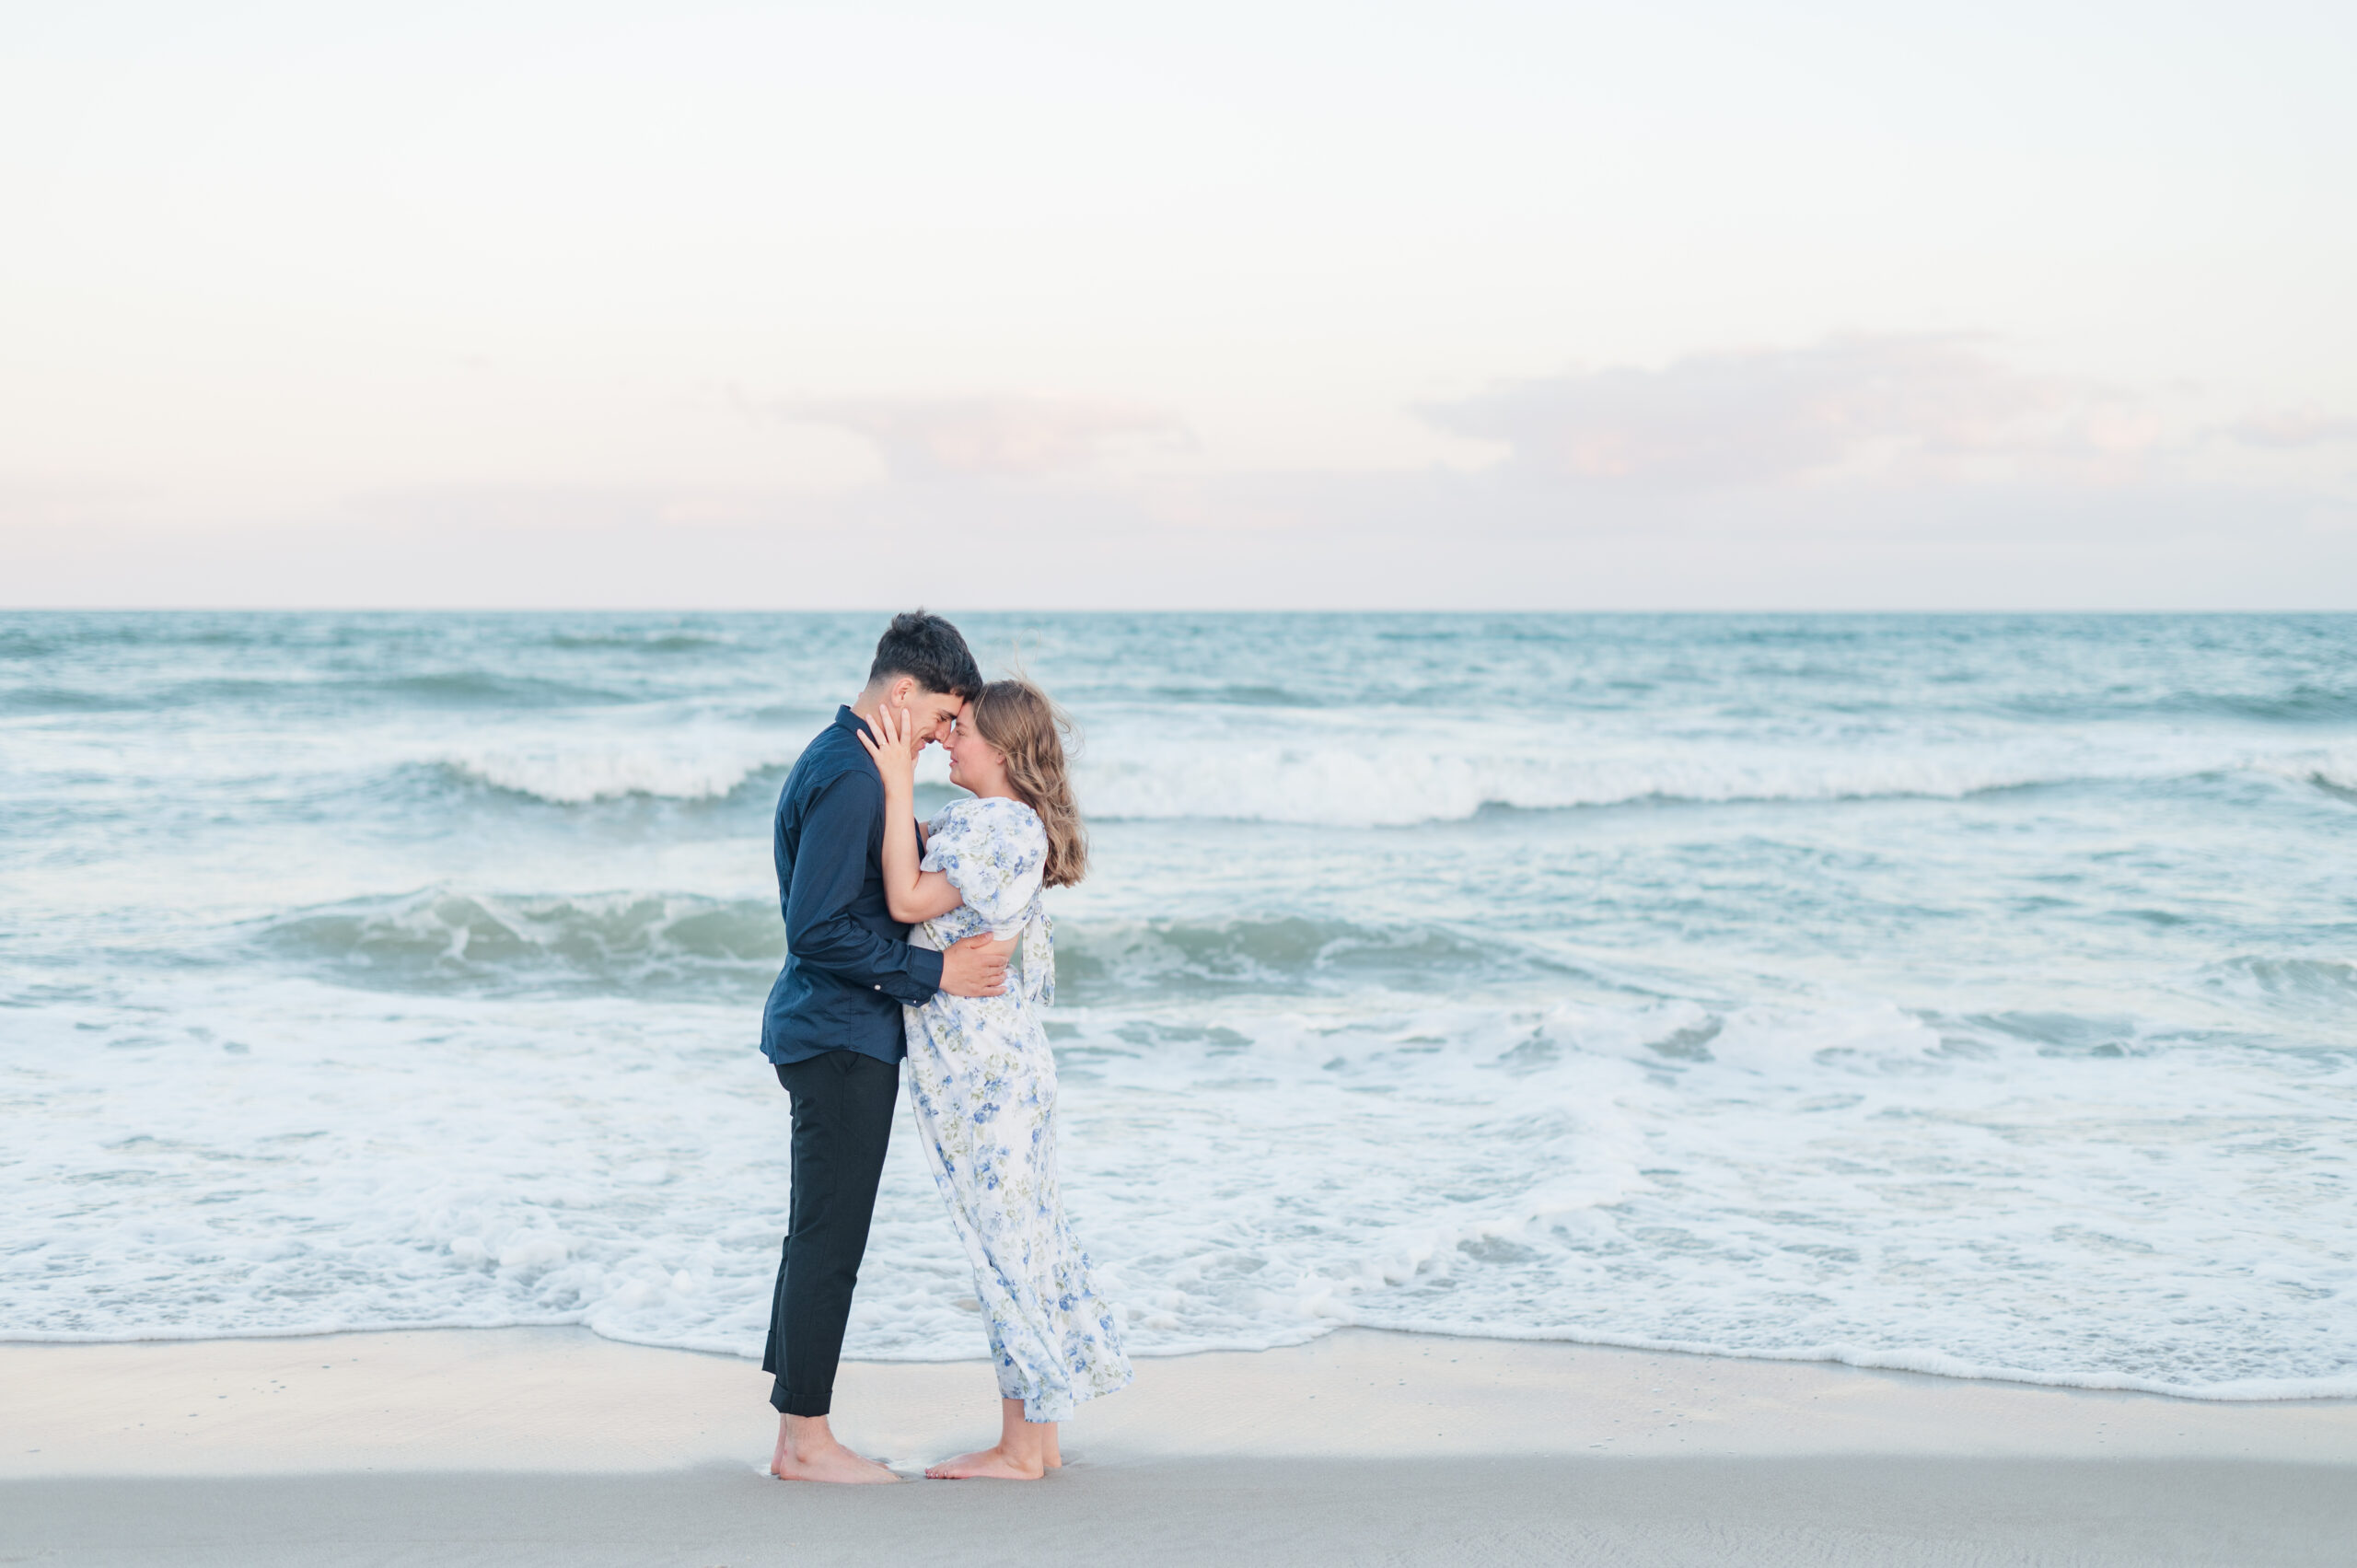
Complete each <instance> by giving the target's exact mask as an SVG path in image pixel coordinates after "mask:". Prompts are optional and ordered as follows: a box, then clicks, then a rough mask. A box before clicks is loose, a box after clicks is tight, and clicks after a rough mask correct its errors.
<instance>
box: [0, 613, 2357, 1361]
mask: <svg viewBox="0 0 2357 1568" xmlns="http://www.w3.org/2000/svg"><path fill="white" fill-rule="evenodd" d="M880 620H881V618H880V617H878V616H872V615H854V616H810V615H747V616H680V615H663V616H649V615H455V614H451V615H445V614H431V615H429V614H418V615H328V614H316V615H314V614H285V615H261V614H188V615H167V614H139V615H128V614H126V615H102V614H11V615H5V616H0V909H5V915H0V1213H5V1214H6V1215H7V1216H8V1217H7V1220H6V1225H5V1227H4V1228H0V1238H5V1245H0V1337H9V1338H17V1339H135V1338H145V1337H156V1336H186V1337H202V1336H215V1335H225V1334H257V1333H287V1332H301V1331H313V1330H329V1329H357V1328H384V1327H396V1326H405V1325H428V1324H441V1325H468V1324H473V1325H493V1324H514V1323H584V1324H587V1325H588V1326H589V1327H591V1328H592V1329H594V1330H597V1331H598V1332H599V1333H601V1334H606V1335H610V1336H612V1337H614V1338H617V1339H624V1340H631V1341H637V1342H648V1343H656V1344H674V1345H685V1346H695V1347H700V1348H703V1349H707V1350H716V1351H734V1352H739V1353H758V1349H759V1345H760V1342H761V1328H762V1325H763V1322H764V1314H765V1310H766V1301H767V1291H768V1284H769V1279H770V1273H771V1270H772V1267H773V1263H774V1259H775V1249H776V1245H777V1237H778V1233H779V1231H780V1229H781V1228H782V1225H783V1222H784V1212H785V1202H786V1176H785V1162H784V1152H785V1137H786V1102H785V1098H784V1095H783V1094H782V1092H781V1091H780V1090H779V1089H778V1087H777V1086H776V1083H775V1081H774V1079H773V1078H772V1076H771V1074H769V1072H768V1070H767V1067H766V1066H765V1064H764V1063H762V1061H761V1058H760V1056H759V1055H758V1054H757V1052H756V1050H755V1046H754V1040H755V1038H756V1035H757V1032H758V1019H759V1009H760V1005H761V998H762V996H763V994H764V993H765V991H766V989H767V987H768V985H769V982H770V980H771V978H772V975H773V974H774V972H775V970H776V967H777V963H778V961H779V958H780V957H781V954H782V951H783V943H784V935H783V930H782V927H781V924H780V922H779V919H778V915H777V910H776V905H775V900H774V890H773V888H772V882H771V871H770V864H769V841H768V833H769V818H770V811H771V807H772V803H773V801H774V798H775V796H776V794H777V791H778V787H779V785H780V784H781V783H782V781H783V779H784V773H785V770H786V768H787V767H788V766H789V765H790V764H791V762H792V761H793V759H794V757H795V752H796V750H797V749H798V748H799V747H800V745H801V744H802V742H803V741H804V740H805V739H807V738H808V736H809V735H811V734H812V733H813V732H815V731H816V730H817V728H818V727H819V726H820V725H822V724H823V723H824V722H825V721H826V719H827V717H828V716H829V714H830V713H831V711H832V709H833V706H834V704H835V703H837V702H838V701H840V700H842V698H844V697H846V696H847V695H849V694H850V692H851V691H853V690H854V689H855V688H856V687H857V686H858V684H859V683H860V678H861V676H862V674H863V673H864V671H865V660H866V656H867V654H868V652H869V651H870V649H872V647H873V645H874V640H875V636H876V634H877V631H878V630H879V626H880ZM958 620H959V621H960V623H961V624H962V625H963V626H964V628H965V630H966V632H967V633H968V635H969V637H970V640H971V641H972V642H973V643H974V645H975V646H976V648H977V651H978V652H979V653H980V654H981V656H982V660H983V663H984V665H985V667H986V668H991V669H993V670H996V669H999V668H1004V666H1005V665H1006V664H1007V663H1008V662H1009V660H1010V659H1012V658H1014V657H1016V656H1018V655H1019V656H1020V658H1021V660H1022V662H1023V663H1024V665H1025V666H1026V667H1027V668H1028V669H1029V671H1030V672H1031V673H1032V674H1033V675H1034V676H1035V677H1036V678H1037V679H1039V680H1040V681H1041V682H1042V683H1044V684H1046V685H1047V686H1049V687H1050V688H1051V690H1053V691H1055V692H1056V693H1057V694H1058V695H1059V696H1060V697H1062V699H1063V700H1065V701H1066V702H1067V703H1069V705H1070V706H1071V707H1072V709H1073V710H1074V713H1075V714H1077V715H1078V717H1079V719H1080V721H1081V723H1082V725H1083V726H1084V729H1085V734H1086V749H1085V753H1084V757H1083V761H1082V764H1081V772H1080V793H1081V797H1082V803H1083V805H1084V807H1086V809H1087V810H1088V811H1089V813H1090V815H1091V818H1092V821H1093V824H1094V831H1095V836H1096V840H1095V842H1096V848H1097V860H1096V871H1095V875H1093V876H1092V877H1091V878H1090V879H1089V880H1088V882H1087V883H1086V884H1085V885H1084V886H1082V887H1080V888H1078V889H1071V890H1069V891H1068V892H1066V893H1063V894H1062V895H1060V896H1059V897H1058V898H1057V900H1056V901H1055V903H1054V912H1055V915H1056V918H1057V921H1058V937H1059V947H1060V955H1061V956H1060V996H1061V1003H1062V1005H1060V1006H1059V1008H1058V1010H1057V1017H1056V1022H1055V1025H1054V1033H1055V1038H1056V1044H1057V1049H1058V1051H1059V1056H1060V1062H1061V1068H1062V1078H1063V1083H1064V1116H1065V1141H1064V1150H1065V1155H1064V1157H1065V1160H1066V1182H1067V1185H1068V1188H1069V1191H1070V1194H1071V1204H1072V1208H1073V1211H1074V1218H1075V1222H1076V1223H1077V1224H1078V1225H1079V1226H1080V1227H1081V1229H1082V1232H1083V1235H1084V1236H1085V1237H1086V1239H1087V1240H1088V1242H1089V1244H1090V1247H1091V1249H1092V1251H1093V1252H1094V1253H1095V1254H1096V1256H1097V1260H1098V1261H1099V1263H1100V1265H1101V1266H1102V1270H1103V1273H1104V1276H1105V1279H1106V1282H1107V1284H1108V1288H1109V1292H1111V1293H1112V1294H1115V1295H1118V1297H1119V1298H1120V1300H1121V1302H1122V1303H1123V1304H1124V1307H1125V1310H1126V1313H1127V1316H1128V1320H1129V1324H1130V1336H1131V1340H1132V1344H1133V1345H1134V1347H1135V1348H1137V1349H1139V1350H1141V1351H1143V1352H1144V1353H1171V1352H1179V1351H1187V1350H1194V1349H1199V1348H1203V1347H1210V1346H1267V1345H1276V1344H1283V1343H1287V1342H1297V1341H1300V1340H1303V1339H1306V1338H1308V1337H1311V1336H1314V1335H1317V1334H1319V1333H1322V1332H1325V1331H1327V1330H1329V1329H1331V1328H1333V1327H1335V1326H1337V1325H1341V1324H1366V1325H1375V1326H1381V1327H1392V1328H1402V1329H1418V1330H1437V1331H1442V1332H1447V1333H1455V1334H1469V1335H1492V1336H1507V1337H1537V1338H1561V1339H1572V1340H1583V1341H1592V1342H1603V1343H1611V1344H1635V1345H1657V1346H1675V1347H1679V1348H1683V1349H1690V1350H1698V1351H1705V1352H1712V1353H1724V1354H1737V1355H1763V1356H1789V1357H1821V1358H1833V1359H1840V1360H1848V1361H1852V1362H1856V1363H1860V1364H1864V1365H1881V1366H1891V1367H1908V1368H1915V1369H1919V1370H1924V1371H1932V1372H1941V1373H1948V1374H1954V1375H1958V1376H2004V1377H2014V1378H2027V1379H2032V1380H2038V1381H2047V1382H2053V1383H2061V1384H2074V1385H2082V1386H2087V1387H2096V1388H2149V1389H2163V1390H2169V1391H2174V1392H2179V1393H2189V1394H2198V1395H2201V1396H2205V1397H2211V1398H2228V1399H2235V1398H2278V1397H2290V1396H2299V1395H2308V1394H2327V1393H2334V1394H2342V1395H2349V1394H2357V1193H2352V1190H2351V1176H2352V1170H2351V1151H2352V1147H2357V1142H2353V1141H2352V1136H2351V1134H2352V1132H2357V617H2350V616H2339V617H2334V616H2316V617H2302V616H2235V617H2166V616H2154V617H2131V616H2107V617H2062V616H2037V617H1887V618H1882V617H1856V616H1835V617H1813V616H1715V617H1714V616H1621V617H1615V616H1487V615H1341V616H1190V615H1165V616H1098V615H1043V616H1005V615H975V616H960V617H958ZM927 770H928V771H927V773H926V774H925V775H924V776H926V777H929V778H930V779H932V780H934V781H935V782H934V783H932V784H929V785H927V786H926V794H925V796H924V800H923V804H926V805H928V806H929V805H930V804H932V803H935V802H938V801H940V800H942V799H946V797H947V795H948V789H947V785H946V783H942V782H939V781H941V779H942V776H943V775H942V768H941V763H940V761H939V760H938V754H937V753H936V754H935V756H934V757H933V758H932V759H931V760H929V761H928V763H927ZM968 1294H969V1286H968V1283H967V1278H966V1265H965V1262H964V1260H963V1259H962V1257H961V1255H960V1254H959V1253H958V1250H957V1248H956V1244H955V1241H954V1238H953V1237H951V1235H950V1233H949V1231H948V1228H947V1225H946V1221H945V1219H944V1218H943V1216H942V1214H941V1213H940V1209H939V1201H938V1199H937V1198H936V1197H935V1194H934V1193H933V1191H932V1189H931V1185H930V1182H929V1181H928V1179H926V1177H925V1175H924V1172H923V1167H922V1165H921V1162H920V1160H919V1156H918V1153H917V1150H916V1147H915V1144H914V1140H913V1139H912V1138H911V1137H910V1136H909V1135H908V1132H907V1129H906V1126H905V1124H904V1125H903V1127H902V1129H901V1131H900V1134H899V1136H898V1139H897V1142H896V1145H895V1148H894V1152H893V1156H892V1162H891V1166H890V1168H889V1169H888V1174H887V1178H886V1191H885V1194H884V1198H883V1202H882V1207H881V1212H880V1214H879V1220H878V1224H877V1232H876V1237H875V1242H874V1246H873V1249H872V1250H871V1253H870V1256H869V1262H868V1267H867V1270H866V1272H865V1275H864V1277H863V1282H862V1284H861V1288H860V1296H859V1301H858V1306H857V1310H856V1314H855V1317H854V1320H853V1336H852V1346H851V1349H852V1351H853V1353H856V1354H861V1355H868V1356H888V1357H905V1358H932V1357H947V1356H965V1355H973V1354H978V1353H980V1351H981V1330H980V1326H979V1323H978V1320H977V1318H975V1316H974V1313H973V1311H972V1309H971V1303H970V1300H968Z"/></svg>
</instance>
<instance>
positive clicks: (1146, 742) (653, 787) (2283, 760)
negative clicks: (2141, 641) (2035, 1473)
mask: <svg viewBox="0 0 2357 1568" xmlns="http://www.w3.org/2000/svg"><path fill="white" fill-rule="evenodd" d="M1265 727H1266V726H1264V725H1257V724H1256V725H1251V726H1233V725H1224V726H1213V727H1210V728H1203V729H1194V730H1190V729H1189V728H1187V727H1186V726H1179V725H1165V726H1158V727H1157V729H1156V730H1155V731H1153V732H1150V733H1145V732H1142V733H1137V734H1121V735H1119V736H1118V737H1116V738H1111V739H1110V740H1109V741H1108V742H1106V743H1101V744H1098V745H1097V746H1094V747H1092V749H1091V750H1090V752H1089V753H1088V754H1086V755H1085V756H1084V758H1083V760H1082V761H1081V764H1080V767H1079V771H1078V785H1079V789H1080V792H1081V794H1082V796H1083V799H1084V801H1085V802H1086V806H1087V807H1088V809H1089V812H1090V814H1091V815H1092V816H1096V817H1100V818H1105V819H1132V820H1168V819H1214V820H1216V819H1225V820H1236V821H1267V822H1301V823H1337V824H1347V825H1355V826H1379V827H1399V826H1409V825H1412V824H1415V823H1419V822H1445V821H1457V820H1462V819H1466V818H1469V817H1471V816H1473V815H1474V814H1475V813H1476V812H1478V811H1480V809H1482V808H1483V807H1492V806H1502V807H1514V808H1519V809H1524V810H1563V809H1570V808H1574V807H1602V806H1621V805H1628V804H1631V803H1634V802H1640V801H1686V802H1695V803H1701V804H1711V803H1724V802H1733V801H1795V802H1825V801H1840V800H1864V799H1878V798H1898V797H1916V798H1922V799H1936V800H1955V799H1961V798H1963V797H1965V796H1971V795H1976V794H1980V793H1983V792H1986V791H1991V790H2003V789H2017V788H2022V787H2026V786H2031V785H2039V784H2074V783H2083V782H2090V781H2106V780H2110V781H2119V780H2166V779H2177V778H2188V777H2193V776H2198V775H2202V774H2219V773H2236V772H2252V773H2258V774H2263V775H2268V776H2272V777H2277V778H2282V779H2287V780H2292V781H2294V782H2298V783H2302V784H2306V783H2318V784H2325V785H2328V786H2330V787H2332V788H2336V789H2341V790H2357V748H2352V747H2350V746H2345V745H2343V746H2334V745H2324V746H2319V745H2316V744H2313V743H2293V742H2282V743H2277V744H2274V745H2269V746H2254V745H2251V744H2248V743H2246V742H2242V741H2228V740H2222V739H2220V738H2204V739H2199V740H2189V739H2187V738H2183V737H2180V736H2177V735H2175V734H2173V733H2171V732H2167V731H2161V730H2135V731H2130V732H2125V733H2122V734H2119V735H2108V736H2088V735H2086V734H2084V733H2073V734H2066V735H2057V736H2042V735H2031V736H2025V735H2022V734H2019V733H2014V734H2008V735H2003V736H1966V737H1932V736H1906V735H1894V736H1877V737H1859V738H1828V739H1826V740H1823V741H1818V742H1800V741H1782V742H1777V743H1773V744H1761V743H1759V742H1758V741H1754V740H1745V739H1737V738H1725V737H1709V736H1706V737H1690V738H1681V737H1678V736H1674V735H1672V736H1659V737H1653V736H1647V737H1628V736H1622V735H1617V734H1611V733H1601V734H1596V735H1578V734H1571V735H1566V734H1564V733H1562V732H1560V731H1558V732H1548V733H1543V734H1537V735H1522V736H1516V737H1515V738H1514V739H1513V740H1512V741H1511V742H1510V743H1506V744H1501V743H1500V742H1499V740H1498V739H1497V738H1496V737H1495V735H1494V733H1493V732H1492V731H1490V730H1488V729H1486V728H1484V727H1482V726H1469V725H1459V724H1455V723H1450V722H1447V721H1435V720H1432V719H1429V718H1421V717H1420V718H1419V719H1418V720H1417V721H1416V722H1415V723H1414V724H1413V725H1412V726H1411V727H1407V728H1405V729H1403V730H1400V731H1392V732H1386V731H1383V730H1380V729H1376V730H1372V731H1370V732H1368V733H1364V734H1359V733H1341V734H1335V733H1328V732H1327V731H1329V730H1330V729H1331V728H1332V727H1334V726H1325V725H1321V726H1318V729H1317V730H1315V731H1313V732H1310V733H1306V734H1303V735H1298V736H1294V737H1289V738H1277V737H1272V736H1270V735H1267V734H1264V733H1262V730H1263V729H1264V728H1265ZM798 740H799V738H792V739H791V740H788V739H786V738H779V737H764V736H761V735H759V734H754V733H737V732H733V731H732V732H726V733H722V734H718V735H697V734H692V733H691V734H682V735H679V736H676V737H669V738H667V740H666V742H665V743H664V744H660V745H629V746H624V745H614V744H610V743H579V742H575V743H570V744H567V743H562V742H551V743H546V744H540V745H523V746H517V745H507V746H498V747H470V748H466V749H457V750H451V751H446V752H443V753H440V754H438V755H437V757H436V758H435V760H436V761H440V762H442V763H443V764H445V765H447V766H448V767H450V768H451V769H453V770H454V771H455V772H458V773H459V774H460V775H461V776H464V777H467V778H470V779H474V780H477V781H479V782H481V783H483V784H490V785H492V786H493V787H494V788H497V789H502V790H506V791H509V792H511V793H514V794H517V795H525V796H535V797H537V798H539V799H541V800H545V801H549V802H551V803H552V804H556V805H564V806H579V805H586V804H590V803H592V802H596V801H603V800H614V799H619V798H622V797H624V796H633V795H638V796H659V797H668V798H672V799H680V800H711V799H718V798H722V797H724V796H728V795H731V794H733V793H734V792H735V791H736V790H737V789H738V788H739V787H741V786H742V785H743V784H745V782H746V781H747V780H748V779H749V778H751V777H753V776H754V775H755V774H756V773H759V772H765V771H772V770H782V769H784V768H785V767H787V766H789V765H790V764H791V763H792V762H793V761H794V759H795V756H796V755H797V754H798ZM919 778H920V781H921V782H923V783H927V784H945V783H946V779H947V766H946V761H944V760H943V758H942V756H941V754H940V753H939V752H938V751H928V752H927V753H926V755H925V758H924V761H923V763H922V764H921V767H920V772H919Z"/></svg>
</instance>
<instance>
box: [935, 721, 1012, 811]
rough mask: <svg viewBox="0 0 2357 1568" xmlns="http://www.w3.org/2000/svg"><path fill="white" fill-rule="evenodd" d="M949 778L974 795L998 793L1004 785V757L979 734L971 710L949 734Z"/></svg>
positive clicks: (1003, 788)
mask: <svg viewBox="0 0 2357 1568" xmlns="http://www.w3.org/2000/svg"><path fill="white" fill-rule="evenodd" d="M949 782H950V783H951V784H956V785H957V786H958V788H959V789H962V790H968V791H970V792H971V793H973V794H975V795H997V794H1000V793H1002V792H1004V790H1005V788H1006V759H1005V758H1004V757H1003V756H1001V755H999V750H998V748H997V747H995V746H993V745H992V744H991V743H990V742H989V741H987V740H984V739H983V738H982V733H981V730H979V729H977V728H975V727H974V717H973V714H970V713H968V714H963V715H961V716H960V717H959V718H958V725H957V727H956V728H955V729H953V730H951V731H950V734H949Z"/></svg>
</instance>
